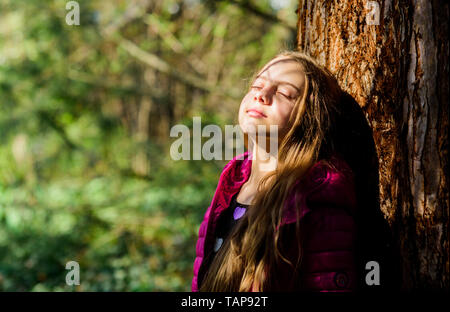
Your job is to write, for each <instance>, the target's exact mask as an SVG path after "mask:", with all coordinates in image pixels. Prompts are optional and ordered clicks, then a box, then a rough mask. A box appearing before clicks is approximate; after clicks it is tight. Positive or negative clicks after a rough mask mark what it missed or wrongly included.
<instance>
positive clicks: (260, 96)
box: [253, 89, 269, 105]
mask: <svg viewBox="0 0 450 312" xmlns="http://www.w3.org/2000/svg"><path fill="white" fill-rule="evenodd" d="M267 93H268V92H267V91H264V89H262V90H258V92H257V93H256V94H255V97H254V98H253V99H254V100H255V101H257V102H262V104H266V105H267V104H269V96H268V94H267Z"/></svg>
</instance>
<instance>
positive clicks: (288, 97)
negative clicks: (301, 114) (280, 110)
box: [277, 92, 293, 100]
mask: <svg viewBox="0 0 450 312" xmlns="http://www.w3.org/2000/svg"><path fill="white" fill-rule="evenodd" d="M277 93H279V94H281V95H282V96H284V97H285V98H287V99H290V100H292V99H293V98H292V97H290V96H288V95H286V94H284V93H281V92H277Z"/></svg>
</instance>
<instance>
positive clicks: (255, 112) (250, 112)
mask: <svg viewBox="0 0 450 312" xmlns="http://www.w3.org/2000/svg"><path fill="white" fill-rule="evenodd" d="M247 114H248V115H250V116H251V117H256V118H266V117H267V116H266V115H265V114H264V113H263V112H262V111H260V110H258V109H249V110H247Z"/></svg>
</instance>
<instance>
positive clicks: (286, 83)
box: [255, 75, 300, 93]
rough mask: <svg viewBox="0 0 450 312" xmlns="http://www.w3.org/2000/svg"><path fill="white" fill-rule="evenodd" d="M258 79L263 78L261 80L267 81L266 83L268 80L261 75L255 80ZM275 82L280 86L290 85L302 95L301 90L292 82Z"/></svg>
mask: <svg viewBox="0 0 450 312" xmlns="http://www.w3.org/2000/svg"><path fill="white" fill-rule="evenodd" d="M258 78H261V79H263V80H266V81H267V80H268V79H267V78H265V77H263V76H261V75H258V76H256V78H255V80H256V79H258ZM274 82H276V83H278V84H285V85H289V86H291V87H293V88H294V89H295V90H297V92H298V93H300V89H299V88H297V86H295V85H294V84H292V83H290V82H287V81H276V80H274Z"/></svg>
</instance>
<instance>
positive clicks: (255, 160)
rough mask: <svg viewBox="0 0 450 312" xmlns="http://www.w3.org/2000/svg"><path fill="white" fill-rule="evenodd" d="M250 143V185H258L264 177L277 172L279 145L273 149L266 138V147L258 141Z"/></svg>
mask: <svg viewBox="0 0 450 312" xmlns="http://www.w3.org/2000/svg"><path fill="white" fill-rule="evenodd" d="M249 143H250V144H249V150H250V151H251V157H252V158H251V159H252V170H251V172H250V177H249V179H248V182H249V183H250V184H253V183H255V184H258V183H259V181H261V179H262V178H263V177H265V176H266V175H267V174H269V173H271V172H273V171H275V169H276V167H277V161H278V144H275V146H273V148H271V146H270V139H269V138H266V142H265V143H266V144H265V146H264V145H263V144H258V142H257V141H256V140H251V141H249ZM273 145H274V144H273ZM268 150H269V151H268Z"/></svg>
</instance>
